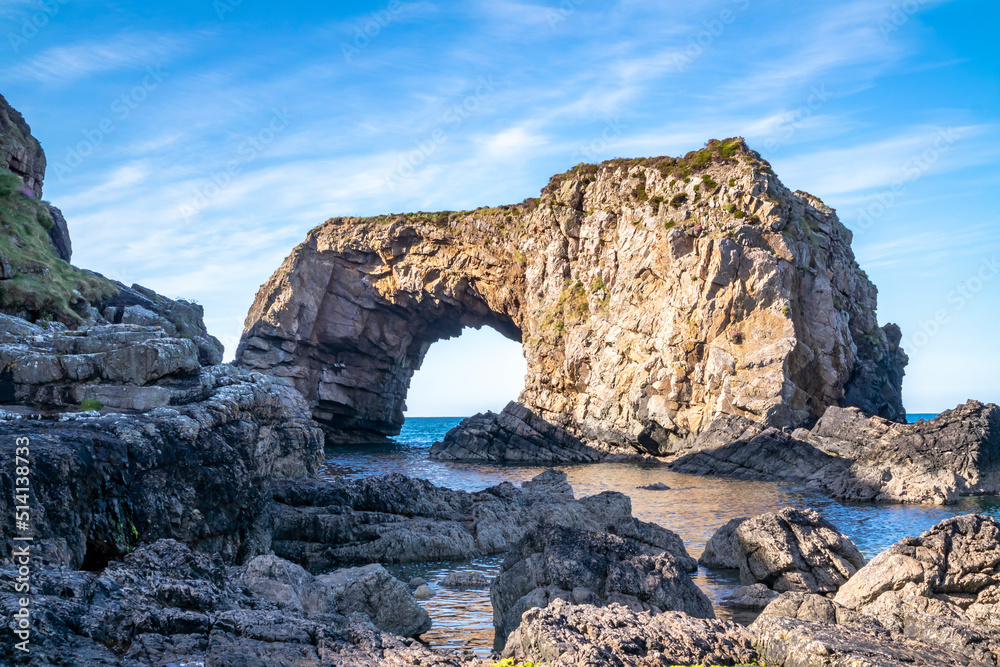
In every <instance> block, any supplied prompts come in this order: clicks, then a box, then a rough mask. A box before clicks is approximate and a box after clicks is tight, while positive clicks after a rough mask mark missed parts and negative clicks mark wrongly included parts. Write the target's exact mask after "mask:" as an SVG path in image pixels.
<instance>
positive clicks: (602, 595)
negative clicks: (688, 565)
mask: <svg viewBox="0 0 1000 667" xmlns="http://www.w3.org/2000/svg"><path fill="white" fill-rule="evenodd" d="M555 600H565V601H570V602H573V603H574V604H588V605H596V606H603V605H606V604H610V603H619V604H623V605H625V606H627V607H629V608H631V609H633V610H634V611H652V612H654V613H657V614H659V613H662V612H664V611H682V612H684V613H686V614H688V615H689V616H694V617H696V618H715V612H714V611H713V610H712V603H711V602H710V601H709V599H708V598H707V597H705V594H704V593H702V592H701V590H699V588H698V587H697V586H696V585H695V584H694V582H693V581H691V578H690V577H689V576H688V575H687V572H685V571H684V567H683V566H682V564H681V563H680V561H679V560H678V559H677V558H676V557H675V556H674V555H672V554H671V553H669V552H667V551H664V550H663V549H660V548H656V547H653V546H651V545H648V544H643V543H641V542H638V541H636V540H631V539H628V538H621V537H618V536H617V535H612V534H608V533H598V532H591V531H582V530H574V529H572V528H565V527H562V526H549V525H545V526H542V527H540V528H538V529H537V530H535V531H533V532H531V533H529V534H528V535H527V536H526V537H525V538H524V539H523V540H522V541H521V542H519V543H518V544H517V545H516V546H515V547H514V548H513V549H511V551H510V553H508V554H507V557H506V559H504V563H503V566H502V567H501V569H500V574H499V575H497V577H496V579H494V580H493V583H492V584H491V585H490V602H491V603H492V604H493V627H494V628H496V639H495V640H494V647H495V648H498V649H499V648H503V646H504V642H505V641H506V638H507V636H508V635H509V634H510V633H511V632H512V631H513V630H514V629H515V628H516V627H517V626H518V625H520V623H521V616H522V615H523V614H524V612H525V611H527V610H528V609H532V608H534V607H546V606H548V605H550V604H552V602H553V601H555Z"/></svg>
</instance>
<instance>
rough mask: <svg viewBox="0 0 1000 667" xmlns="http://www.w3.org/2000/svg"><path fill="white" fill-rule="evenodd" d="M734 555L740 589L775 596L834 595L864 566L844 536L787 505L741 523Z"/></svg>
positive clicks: (813, 513)
mask: <svg viewBox="0 0 1000 667" xmlns="http://www.w3.org/2000/svg"><path fill="white" fill-rule="evenodd" d="M735 555H736V558H737V562H738V564H739V569H740V580H741V581H742V583H743V584H744V585H747V586H748V585H751V584H756V583H762V584H764V585H766V586H767V587H768V588H771V589H773V590H775V591H777V592H779V593H780V592H784V591H803V592H809V593H835V592H836V591H837V589H838V588H840V586H842V585H843V584H844V582H846V581H847V580H848V579H849V578H850V577H851V576H853V575H854V573H855V572H857V571H858V570H859V569H860V568H862V567H864V564H865V559H864V557H863V556H862V555H861V553H860V552H859V551H858V548H857V547H856V546H855V545H854V543H853V542H851V540H850V538H848V537H846V536H845V535H842V534H841V533H840V532H839V531H838V530H837V529H836V527H834V526H833V525H832V524H831V523H829V522H828V521H826V520H825V519H823V518H822V517H821V516H820V515H819V514H818V513H817V512H816V511H814V510H808V509H807V510H797V509H794V508H791V507H786V508H785V509H782V510H780V511H779V512H777V513H774V514H761V515H759V516H755V517H753V518H751V519H748V520H747V521H745V522H743V523H742V524H741V525H740V526H739V528H737V529H736V541H735Z"/></svg>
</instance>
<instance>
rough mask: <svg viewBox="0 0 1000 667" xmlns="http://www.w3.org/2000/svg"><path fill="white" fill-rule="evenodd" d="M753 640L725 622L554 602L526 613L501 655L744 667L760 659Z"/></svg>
mask: <svg viewBox="0 0 1000 667" xmlns="http://www.w3.org/2000/svg"><path fill="white" fill-rule="evenodd" d="M751 639H752V635H751V633H750V632H749V631H747V629H746V628H743V627H741V626H739V625H736V624H735V623H729V622H727V621H717V620H713V619H703V618H692V617H691V616H689V615H687V614H684V613H680V612H666V613H663V614H655V615H653V614H650V613H649V612H636V611H635V610H634V609H630V608H628V607H626V606H624V605H620V604H609V605H607V606H605V607H595V606H593V605H586V604H585V605H571V604H569V603H567V602H565V601H563V600H558V599H557V600H554V601H553V602H552V603H551V604H550V605H549V606H548V607H545V608H534V609H531V610H529V611H528V612H527V613H526V614H525V615H524V620H523V621H522V622H521V624H520V625H519V626H518V627H517V629H516V630H514V632H513V633H512V634H511V636H510V638H509V639H508V641H507V646H506V648H504V651H503V656H504V657H505V658H513V659H515V660H516V661H528V660H530V661H532V662H535V663H537V664H544V665H548V666H550V667H604V666H605V665H620V666H622V667H626V666H628V667H646V666H647V665H742V664H749V663H752V662H753V661H755V660H759V659H760V654H758V653H757V651H756V649H754V647H753V646H752V644H751Z"/></svg>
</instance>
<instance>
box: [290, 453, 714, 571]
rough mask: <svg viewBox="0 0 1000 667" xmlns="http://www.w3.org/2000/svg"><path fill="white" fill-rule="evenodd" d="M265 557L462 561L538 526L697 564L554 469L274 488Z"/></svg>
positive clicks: (659, 532) (604, 496)
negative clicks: (531, 474)
mask: <svg viewBox="0 0 1000 667" xmlns="http://www.w3.org/2000/svg"><path fill="white" fill-rule="evenodd" d="M274 500H275V502H274V503H273V504H272V507H271V514H272V516H273V517H274V519H273V520H274V539H273V542H272V548H273V549H274V552H275V553H276V554H277V555H279V556H281V557H282V558H285V559H287V560H290V561H293V562H296V563H299V564H301V565H302V566H303V567H305V568H306V569H308V570H310V571H313V572H320V571H323V570H328V569H331V568H333V567H343V566H345V565H352V564H357V563H374V562H383V563H387V562H433V561H441V560H466V559H468V558H475V557H479V556H485V555H490V554H497V553H504V552H506V551H509V550H510V548H511V547H512V546H513V545H514V544H516V543H517V542H518V541H520V540H521V539H522V538H523V537H524V536H525V535H527V534H528V533H529V532H531V531H532V530H534V529H535V528H537V527H538V526H540V525H541V524H542V523H549V524H555V525H562V526H567V527H571V528H577V529H580V530H588V531H597V532H611V533H614V534H616V535H619V536H622V537H627V538H630V539H634V540H636V541H638V542H641V543H643V544H646V545H648V546H649V547H650V548H657V549H660V550H662V551H670V552H671V553H672V554H674V555H675V556H676V557H677V559H678V561H679V562H680V563H681V566H682V567H684V568H685V569H687V570H690V571H694V570H696V569H697V567H698V564H697V562H695V560H694V559H693V558H691V557H690V556H689V555H688V554H687V551H686V550H685V548H684V544H683V542H681V540H680V538H679V537H678V536H677V535H676V534H675V533H672V532H671V531H669V530H666V529H664V528H661V527H659V526H656V525H654V524H651V523H646V522H643V521H639V520H637V519H635V518H634V517H633V516H632V504H631V501H630V500H629V498H628V496H625V495H624V494H621V493H616V492H611V491H607V492H604V493H600V494H598V495H596V496H591V497H589V498H582V499H580V500H575V499H574V498H573V495H572V489H571V488H570V487H569V484H568V483H567V482H566V475H565V473H563V472H559V471H552V472H546V473H542V475H540V476H539V477H536V478H535V480H534V481H532V482H527V483H525V484H524V486H523V487H521V488H518V487H516V486H514V485H512V484H510V483H506V482H505V483H503V484H499V485H497V486H494V487H491V488H489V489H485V490H483V491H478V492H476V493H466V492H464V491H454V490H451V489H445V488H441V487H438V486H434V485H433V484H431V483H430V482H427V481H425V480H416V479H410V478H407V477H404V476H402V475H398V474H391V475H383V476H379V477H371V478H365V479H361V480H354V481H348V482H333V483H329V482H319V481H309V480H292V481H284V482H281V483H279V484H277V485H276V489H275V491H274Z"/></svg>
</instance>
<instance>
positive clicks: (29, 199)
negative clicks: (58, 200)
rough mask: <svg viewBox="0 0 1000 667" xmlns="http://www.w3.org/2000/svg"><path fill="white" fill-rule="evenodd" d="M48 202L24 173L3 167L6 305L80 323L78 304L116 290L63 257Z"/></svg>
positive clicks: (0, 216) (0, 282)
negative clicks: (39, 197) (34, 191)
mask: <svg viewBox="0 0 1000 667" xmlns="http://www.w3.org/2000/svg"><path fill="white" fill-rule="evenodd" d="M52 226H53V220H52V213H51V211H50V210H49V206H48V204H47V203H45V202H42V201H39V200H37V199H35V197H34V195H33V194H32V193H31V191H30V190H29V189H28V188H26V187H25V186H24V183H23V182H22V180H21V178H20V177H19V176H18V175H17V174H14V173H13V172H11V171H9V170H8V169H5V168H0V278H3V279H0V310H2V311H4V312H10V313H14V312H24V313H27V314H28V315H29V317H30V319H36V320H59V321H62V322H64V323H66V324H70V325H72V324H75V323H76V322H79V321H80V316H79V315H78V314H77V313H76V311H75V310H74V308H73V306H74V305H77V304H82V302H83V301H97V300H99V299H101V298H102V297H104V296H107V295H110V294H113V293H114V292H115V287H114V285H113V284H112V283H110V282H109V281H108V280H106V279H104V278H103V277H101V276H98V275H96V274H93V273H89V272H87V271H81V270H80V269H77V268H76V267H74V266H71V265H70V264H68V263H67V262H65V261H63V260H62V259H61V258H60V257H59V255H58V253H57V251H56V248H55V246H54V245H53V244H52V239H51V238H50V237H49V231H48V230H50V229H51V228H52Z"/></svg>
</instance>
